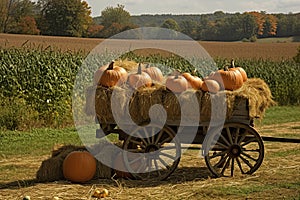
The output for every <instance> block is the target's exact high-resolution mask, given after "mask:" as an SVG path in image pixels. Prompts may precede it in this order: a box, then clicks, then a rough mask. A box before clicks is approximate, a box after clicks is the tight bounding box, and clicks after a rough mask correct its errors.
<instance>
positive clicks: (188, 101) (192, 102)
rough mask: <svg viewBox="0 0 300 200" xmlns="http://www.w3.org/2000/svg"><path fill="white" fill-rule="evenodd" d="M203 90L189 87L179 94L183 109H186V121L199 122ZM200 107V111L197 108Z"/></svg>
mask: <svg viewBox="0 0 300 200" xmlns="http://www.w3.org/2000/svg"><path fill="white" fill-rule="evenodd" d="M202 95H203V92H202V91H201V90H193V89H189V90H186V91H184V92H182V93H181V94H180V95H179V103H180V104H181V110H183V111H184V113H185V116H184V118H183V119H181V120H184V121H185V122H187V123H189V122H196V121H197V122H199V120H200V119H199V117H200V105H199V104H200V103H201V98H202ZM196 107H198V112H197V113H195V111H197V110H196V109H195V108H196Z"/></svg>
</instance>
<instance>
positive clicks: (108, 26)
mask: <svg viewBox="0 0 300 200" xmlns="http://www.w3.org/2000/svg"><path fill="white" fill-rule="evenodd" d="M101 25H102V26H104V29H103V30H102V31H101V33H100V36H101V37H104V38H107V37H110V36H113V35H115V34H118V33H120V32H123V31H126V30H130V29H134V28H137V26H136V25H134V24H132V23H131V16H130V13H129V12H128V11H126V10H124V5H119V4H118V5H117V7H111V6H110V7H107V8H105V9H104V10H103V11H102V12H101Z"/></svg>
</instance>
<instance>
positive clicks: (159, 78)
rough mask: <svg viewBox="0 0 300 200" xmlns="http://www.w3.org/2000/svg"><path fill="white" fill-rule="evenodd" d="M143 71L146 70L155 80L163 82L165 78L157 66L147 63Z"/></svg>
mask: <svg viewBox="0 0 300 200" xmlns="http://www.w3.org/2000/svg"><path fill="white" fill-rule="evenodd" d="M143 71H144V72H146V73H147V74H148V75H149V76H150V77H151V79H152V80H153V81H156V82H159V83H161V82H163V80H164V75H163V74H162V72H161V70H160V69H159V68H157V67H150V65H149V64H147V65H146V68H145V69H144V70H143Z"/></svg>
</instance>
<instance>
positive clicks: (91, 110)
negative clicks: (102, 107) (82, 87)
mask: <svg viewBox="0 0 300 200" xmlns="http://www.w3.org/2000/svg"><path fill="white" fill-rule="evenodd" d="M96 88H97V86H90V87H88V88H87V89H86V93H85V99H86V101H85V107H84V112H85V114H86V115H88V116H95V114H96V113H95V92H96Z"/></svg>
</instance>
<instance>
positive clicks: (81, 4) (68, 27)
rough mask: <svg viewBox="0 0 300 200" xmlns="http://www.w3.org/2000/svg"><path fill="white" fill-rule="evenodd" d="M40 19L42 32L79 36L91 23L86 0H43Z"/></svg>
mask: <svg viewBox="0 0 300 200" xmlns="http://www.w3.org/2000/svg"><path fill="white" fill-rule="evenodd" d="M40 5H42V11H41V21H40V23H39V26H40V29H41V32H42V34H46V35H58V36H76V37H81V36H83V35H84V34H86V32H87V30H88V28H89V26H90V24H91V23H92V17H91V16H90V15H91V10H90V7H89V5H88V4H87V2H86V1H81V0H47V1H46V2H45V1H44V0H43V1H42V2H40Z"/></svg>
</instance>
